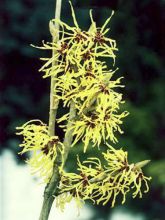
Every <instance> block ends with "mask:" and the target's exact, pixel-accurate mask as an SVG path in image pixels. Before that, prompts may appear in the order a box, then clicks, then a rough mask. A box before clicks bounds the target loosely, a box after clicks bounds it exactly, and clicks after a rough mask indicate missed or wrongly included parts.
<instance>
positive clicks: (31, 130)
mask: <svg viewBox="0 0 165 220" xmlns="http://www.w3.org/2000/svg"><path fill="white" fill-rule="evenodd" d="M17 130H18V131H19V132H17V135H22V136H23V138H24V139H23V143H22V144H20V147H22V151H21V152H20V153H21V154H23V153H26V152H30V153H31V158H30V159H29V160H27V163H28V164H30V166H31V167H32V172H33V173H39V175H40V177H41V178H42V179H43V180H44V182H49V179H50V177H51V175H52V170H53V162H54V160H55V158H56V156H57V153H58V152H61V153H62V151H63V144H62V143H61V142H60V141H59V138H58V136H51V137H50V136H49V135H48V127H47V125H46V124H44V123H43V122H42V121H40V120H31V121H28V122H27V123H25V124H24V125H23V126H21V127H17Z"/></svg>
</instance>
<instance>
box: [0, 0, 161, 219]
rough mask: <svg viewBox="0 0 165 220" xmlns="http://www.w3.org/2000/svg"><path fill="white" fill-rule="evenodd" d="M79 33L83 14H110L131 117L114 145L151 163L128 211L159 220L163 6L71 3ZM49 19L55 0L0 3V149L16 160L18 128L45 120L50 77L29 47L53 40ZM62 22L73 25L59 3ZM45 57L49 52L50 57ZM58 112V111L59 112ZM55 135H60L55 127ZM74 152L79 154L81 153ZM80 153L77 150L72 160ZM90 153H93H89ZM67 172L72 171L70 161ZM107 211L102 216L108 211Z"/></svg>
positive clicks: (154, 2)
mask: <svg viewBox="0 0 165 220" xmlns="http://www.w3.org/2000/svg"><path fill="white" fill-rule="evenodd" d="M73 4H74V6H75V11H76V13H77V15H78V16H77V17H78V21H79V23H80V25H81V27H82V28H85V29H87V28H88V27H89V24H90V20H89V16H88V11H89V8H93V9H94V10H93V13H94V18H95V20H96V21H97V23H98V25H99V24H100V25H101V24H102V23H103V22H104V20H105V19H106V18H107V16H109V15H110V12H111V10H112V9H114V10H115V11H116V13H115V15H114V17H113V19H112V22H111V25H110V27H111V36H112V37H113V38H114V39H116V40H117V43H118V47H119V52H118V58H117V65H118V66H119V68H120V69H119V71H118V73H117V75H118V76H124V78H125V79H124V82H123V83H124V84H126V88H125V89H124V90H123V93H124V96H125V99H126V104H125V106H124V108H126V109H128V111H129V112H130V116H129V117H127V119H126V120H125V123H124V129H125V134H124V135H123V136H122V137H121V138H120V140H119V146H126V147H127V149H128V151H129V156H130V161H139V160H143V159H151V160H152V163H151V164H149V165H148V167H146V172H147V173H148V175H152V176H153V180H152V185H151V191H150V193H149V194H148V195H146V196H145V198H144V199H142V200H139V199H135V200H133V201H132V200H130V202H127V206H128V208H129V209H131V210H132V211H137V210H138V211H139V212H143V213H144V214H145V215H146V217H147V218H148V219H149V220H163V219H164V217H165V215H164V205H165V172H164V170H165V159H164V156H165V150H164V149H165V148H164V143H165V114H164V110H165V98H164V96H165V84H164V83H165V78H164V75H165V68H164V64H163V62H164V58H165V40H164V39H165V26H164V24H165V13H164V11H165V1H164V0H143V1H138V0H134V1H131V0H118V1H117V0H111V1H108V0H107V1H106V0H102V1H99V0H90V1H80V0H75V1H73ZM53 16H54V1H53V0H48V1H45V0H5V1H2V3H1V5H0V17H1V21H0V25H1V33H2V34H1V38H0V47H1V50H0V60H1V61H0V90H1V108H0V121H1V123H0V124H1V125H0V126H1V128H0V129H1V130H0V141H1V151H2V150H3V149H4V148H10V149H11V150H12V151H13V153H14V154H15V155H16V157H17V159H18V162H20V161H22V158H18V156H17V154H16V153H17V152H18V151H19V148H18V144H19V140H18V137H16V136H15V134H14V133H15V127H16V126H18V125H20V124H22V123H24V122H25V121H27V120H29V119H31V118H40V119H41V120H43V121H47V120H48V108H49V79H47V80H42V78H41V74H40V73H38V72H37V71H38V69H39V67H40V66H41V61H39V59H38V57H41V56H43V57H44V56H45V53H44V52H43V51H39V50H37V49H35V48H32V47H30V44H31V43H33V44H35V45H41V41H42V40H43V39H44V40H46V41H48V40H51V37H50V34H49V30H48V22H49V20H50V19H51V18H53ZM62 19H63V20H64V21H65V22H68V23H71V22H72V19H71V13H70V10H69V5H68V2H67V1H64V0H63V9H62ZM47 55H50V54H47ZM60 111H61V112H62V111H63V109H62V108H61V109H60ZM58 132H59V135H62V133H61V131H60V130H59V131H58ZM79 149H81V148H78V151H80V150H79ZM76 153H77V151H76V152H75V151H74V150H73V151H72V153H71V155H70V156H71V157H73V158H74V155H75V154H76ZM91 153H92V152H91ZM70 167H73V166H72V164H70ZM105 210H106V211H105ZM108 210H110V208H109V206H105V207H99V208H98V207H96V208H95V209H94V211H95V212H94V217H93V219H99V218H100V216H101V217H104V219H106V218H107V216H106V213H109V212H108Z"/></svg>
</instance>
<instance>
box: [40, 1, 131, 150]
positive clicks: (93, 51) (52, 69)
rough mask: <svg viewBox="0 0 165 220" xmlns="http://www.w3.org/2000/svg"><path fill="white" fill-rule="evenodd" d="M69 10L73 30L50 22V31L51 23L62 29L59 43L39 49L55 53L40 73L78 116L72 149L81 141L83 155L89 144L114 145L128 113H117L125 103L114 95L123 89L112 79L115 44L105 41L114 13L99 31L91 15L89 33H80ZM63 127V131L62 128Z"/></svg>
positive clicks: (119, 80) (65, 25)
mask: <svg viewBox="0 0 165 220" xmlns="http://www.w3.org/2000/svg"><path fill="white" fill-rule="evenodd" d="M71 10H72V17H73V21H74V26H73V27H70V26H69V25H67V24H66V23H64V22H62V21H61V20H57V19H53V20H52V21H51V27H52V28H53V24H54V22H57V23H59V25H60V27H61V31H60V40H59V41H58V42H53V43H43V46H42V47H40V48H41V49H45V50H53V51H54V53H53V56H52V58H44V59H43V60H46V63H45V64H44V65H43V66H42V68H41V69H40V71H43V72H44V77H48V76H53V77H54V80H55V81H56V85H55V88H54V89H55V98H56V99H59V100H62V101H63V104H64V106H69V105H70V102H71V101H73V102H74V103H75V106H76V109H77V115H78V116H77V120H75V122H74V123H73V125H72V127H71V130H73V135H74V137H75V141H74V142H73V144H72V146H74V145H75V144H76V143H77V142H78V141H79V140H80V139H82V141H83V142H84V152H85V151H86V149H87V146H88V145H89V142H90V141H91V142H92V143H93V146H95V145H97V146H99V145H100V143H101V141H102V140H104V141H105V140H107V139H110V140H111V141H113V142H114V143H116V142H117V138H116V135H115V132H119V133H123V131H122V130H121V128H120V125H121V124H122V120H123V118H124V117H126V116H127V115H128V112H126V111H125V112H121V111H120V110H119V109H120V104H122V103H124V101H123V100H122V94H121V93H120V92H119V91H117V89H118V88H120V87H123V85H122V84H121V79H122V77H120V78H118V79H113V78H114V74H115V72H116V70H117V69H113V66H114V63H115V57H116V55H115V52H116V51H117V50H118V49H117V47H116V41H115V40H114V39H111V38H108V37H106V34H107V32H108V31H109V28H107V24H108V23H109V21H110V19H111V17H112V15H113V13H112V15H111V16H110V17H109V18H108V19H107V20H106V21H105V23H104V25H103V26H102V27H96V24H95V22H94V20H93V17H92V11H90V18H91V27H90V28H89V30H88V31H82V30H81V29H80V27H79V25H78V23H77V20H76V17H75V13H74V10H73V7H72V5H71ZM52 32H53V31H52ZM53 33H56V32H55V31H54V32H53ZM102 58H110V59H111V60H112V62H111V63H112V69H109V68H108V67H107V64H106V62H103V61H102V60H101V59H102ZM57 60H58V62H56V65H54V62H55V61H57ZM67 116H68V115H65V116H63V117H62V118H60V119H59V120H58V122H62V121H66V120H68V117H67ZM62 127H64V130H65V126H63V125H62Z"/></svg>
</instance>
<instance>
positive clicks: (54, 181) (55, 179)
mask: <svg viewBox="0 0 165 220" xmlns="http://www.w3.org/2000/svg"><path fill="white" fill-rule="evenodd" d="M61 5H62V0H56V10H55V18H56V19H60V14H61ZM54 28H55V30H56V36H53V39H52V41H53V42H57V41H58V40H59V24H58V23H57V22H56V23H55V27H54ZM55 53H56V52H55V51H54V50H53V51H52V56H54V55H55ZM57 64H58V61H56V62H54V63H52V65H57ZM55 83H56V80H55V77H54V76H51V86H50V110H49V127H48V130H49V135H50V136H54V135H55V121H56V113H57V109H58V100H56V99H55V90H54V87H55ZM60 164H61V158H60V156H59V155H58V156H57V157H56V159H55V161H54V166H53V174H52V177H51V179H50V181H49V183H48V184H47V185H46V187H45V191H44V201H43V205H42V209H41V213H40V217H39V220H48V218H49V213H50V210H51V207H52V204H53V201H54V196H53V195H54V194H55V191H56V189H57V186H58V184H59V180H60V175H59V166H60Z"/></svg>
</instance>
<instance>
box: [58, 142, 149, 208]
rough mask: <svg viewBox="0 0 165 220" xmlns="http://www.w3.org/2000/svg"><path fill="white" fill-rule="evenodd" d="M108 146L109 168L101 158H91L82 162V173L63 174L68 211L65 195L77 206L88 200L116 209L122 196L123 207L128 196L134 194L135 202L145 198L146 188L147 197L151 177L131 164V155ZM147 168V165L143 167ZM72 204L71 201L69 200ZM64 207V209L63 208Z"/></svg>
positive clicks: (80, 169)
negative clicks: (143, 196)
mask: <svg viewBox="0 0 165 220" xmlns="http://www.w3.org/2000/svg"><path fill="white" fill-rule="evenodd" d="M107 145H108V148H109V149H108V150H107V152H106V153H103V156H104V159H105V162H106V163H107V165H104V166H103V165H102V164H101V162H100V160H99V159H98V158H88V159H87V160H86V161H84V162H83V163H81V162H80V160H79V158H78V162H77V165H78V169H77V170H78V172H79V173H67V172H65V171H63V172H62V173H61V184H60V186H59V192H60V196H59V200H58V201H60V200H61V205H62V207H63V208H64V205H65V204H64V203H66V202H65V201H64V199H63V198H64V197H63V196H61V195H62V194H63V193H64V194H65V195H66V196H67V197H68V198H69V199H75V200H76V202H77V204H78V205H79V204H83V203H84V202H85V201H86V200H92V201H93V203H97V204H100V203H101V204H103V205H105V204H106V203H108V202H109V203H110V204H111V207H113V206H114V205H115V203H116V199H117V198H118V197H119V195H122V197H123V198H122V204H123V203H124V202H125V200H126V195H127V193H128V192H131V191H132V189H135V191H134V192H133V193H132V196H133V198H134V197H136V196H137V195H139V196H140V197H142V190H141V188H142V185H143V184H144V185H145V186H146V190H145V191H144V193H146V192H148V189H149V187H148V181H149V180H150V179H151V178H150V177H146V176H144V174H143V172H142V169H141V165H139V164H142V163H143V162H140V163H137V164H129V163H128V155H127V152H125V151H123V150H122V149H120V150H116V149H114V148H113V147H112V146H110V145H109V144H107ZM143 164H144V165H145V164H146V163H143ZM67 200H68V199H67ZM59 206H60V205H59Z"/></svg>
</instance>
